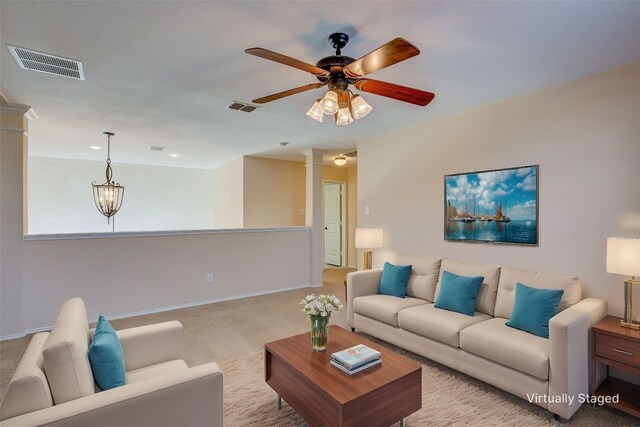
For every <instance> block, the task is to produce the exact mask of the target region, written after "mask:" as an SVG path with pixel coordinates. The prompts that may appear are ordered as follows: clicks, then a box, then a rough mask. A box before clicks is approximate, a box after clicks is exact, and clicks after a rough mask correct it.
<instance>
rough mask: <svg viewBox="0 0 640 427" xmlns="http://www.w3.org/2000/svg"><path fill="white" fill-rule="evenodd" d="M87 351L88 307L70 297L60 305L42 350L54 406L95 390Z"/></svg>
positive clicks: (77, 299)
mask: <svg viewBox="0 0 640 427" xmlns="http://www.w3.org/2000/svg"><path fill="white" fill-rule="evenodd" d="M88 350H89V323H88V321H87V310H86V308H85V306H84V302H83V301H82V300H81V299H80V298H73V299H70V300H68V301H67V302H65V303H64V304H63V305H62V307H61V308H60V312H59V313H58V318H57V319H56V323H55V324H54V325H53V329H51V333H50V334H49V336H48V337H47V340H46V342H45V343H44V350H43V353H42V357H43V359H44V372H45V374H46V375H47V380H48V381H49V388H50V389H51V395H52V396H53V401H54V402H55V404H56V405H59V404H61V403H64V402H68V401H69V400H74V399H78V398H80V397H83V396H88V395H90V394H94V393H95V386H94V383H93V374H92V373H91V366H90V365H89V356H88Z"/></svg>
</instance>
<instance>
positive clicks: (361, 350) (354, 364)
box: [331, 344, 382, 375]
mask: <svg viewBox="0 0 640 427" xmlns="http://www.w3.org/2000/svg"><path fill="white" fill-rule="evenodd" d="M380 363H382V359H380V352H379V351H376V350H374V349H372V348H369V347H367V346H366V345H363V344H358V345H356V346H353V347H351V348H348V349H346V350H342V351H338V352H337V353H333V354H332V355H331V365H333V366H335V367H336V368H338V369H340V370H341V371H343V372H346V373H347V374H349V375H353V374H356V373H358V372H360V371H364V370H365V369H367V368H370V367H372V366H376V365H379V364H380Z"/></svg>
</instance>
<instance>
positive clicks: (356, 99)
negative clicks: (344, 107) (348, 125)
mask: <svg viewBox="0 0 640 427" xmlns="http://www.w3.org/2000/svg"><path fill="white" fill-rule="evenodd" d="M351 110H352V111H353V118H354V119H356V120H358V119H361V118H363V117H364V116H366V115H367V114H369V113H370V112H371V110H373V107H372V106H371V105H369V104H367V101H365V100H364V98H363V97H361V96H360V95H353V97H352V98H351Z"/></svg>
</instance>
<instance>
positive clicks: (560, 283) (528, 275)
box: [494, 267, 582, 319]
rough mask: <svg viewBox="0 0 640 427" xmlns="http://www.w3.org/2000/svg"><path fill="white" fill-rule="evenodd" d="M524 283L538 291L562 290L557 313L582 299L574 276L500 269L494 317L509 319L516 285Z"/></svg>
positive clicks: (507, 268)
mask: <svg viewBox="0 0 640 427" xmlns="http://www.w3.org/2000/svg"><path fill="white" fill-rule="evenodd" d="M518 282H519V283H524V284H526V285H527V286H531V287H534V288H538V289H562V290H563V291H564V294H563V295H562V299H561V300H560V306H559V307H558V313H559V312H561V311H562V310H564V309H566V308H568V307H571V306H572V305H574V304H577V303H579V302H580V300H581V299H582V289H581V287H580V280H579V279H578V278H577V277H576V276H568V275H564V274H555V273H538V272H535V271H528V270H520V269H517V268H511V267H502V271H501V273H500V283H499V285H498V296H497V298H496V309H495V313H494V315H495V317H504V318H505V319H508V318H510V317H511V311H512V310H513V303H514V301H515V297H516V284H517V283H518Z"/></svg>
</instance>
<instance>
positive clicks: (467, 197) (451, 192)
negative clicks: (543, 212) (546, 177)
mask: <svg viewBox="0 0 640 427" xmlns="http://www.w3.org/2000/svg"><path fill="white" fill-rule="evenodd" d="M536 172H537V168H536V167H525V168H517V169H506V170H500V171H493V172H481V173H469V174H463V175H454V176H447V177H446V178H445V184H446V191H447V194H446V198H447V200H448V201H451V203H452V204H453V205H454V206H455V207H456V208H457V209H458V212H462V211H465V212H466V211H468V212H469V213H473V206H474V200H475V206H476V213H477V214H478V215H480V216H482V215H494V214H495V211H496V206H497V205H498V204H499V203H502V209H503V214H504V215H506V216H508V217H510V218H511V219H512V220H535V219H536V182H537V179H536ZM505 210H506V212H505Z"/></svg>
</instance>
